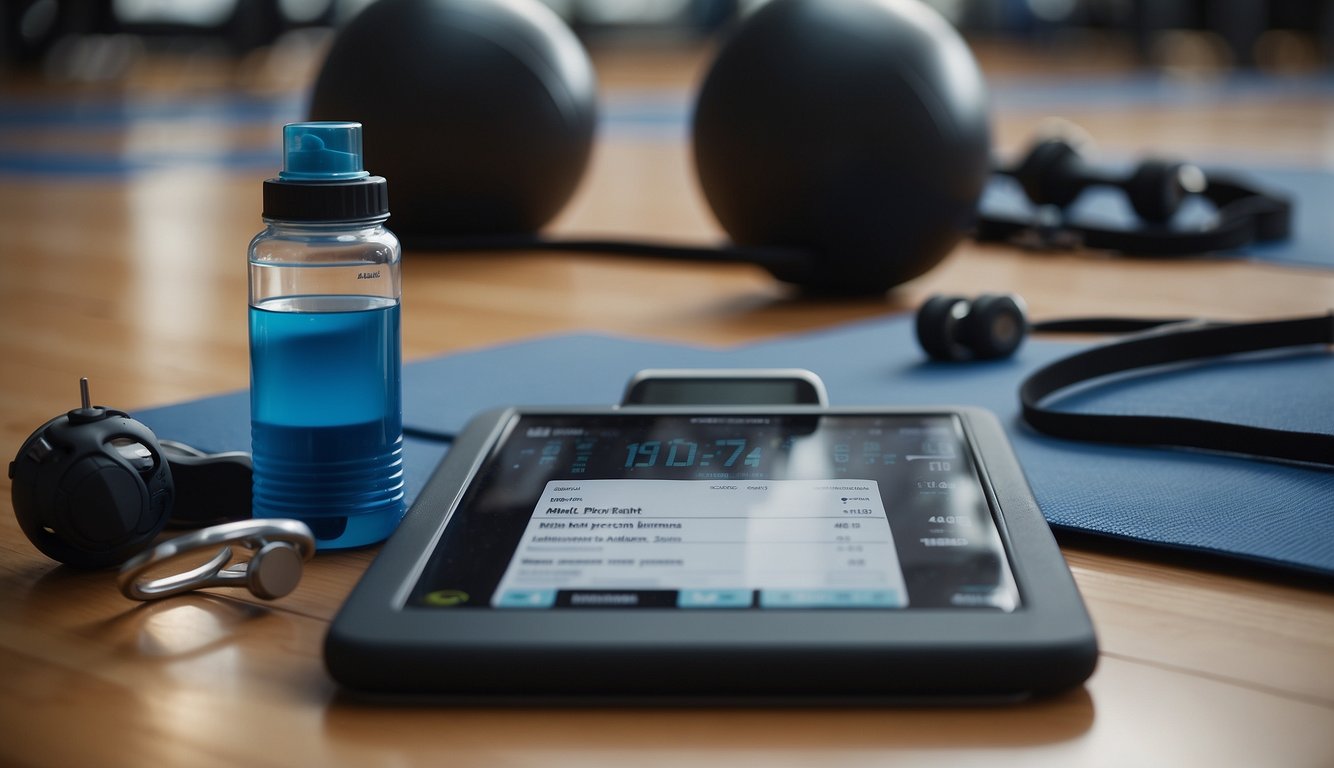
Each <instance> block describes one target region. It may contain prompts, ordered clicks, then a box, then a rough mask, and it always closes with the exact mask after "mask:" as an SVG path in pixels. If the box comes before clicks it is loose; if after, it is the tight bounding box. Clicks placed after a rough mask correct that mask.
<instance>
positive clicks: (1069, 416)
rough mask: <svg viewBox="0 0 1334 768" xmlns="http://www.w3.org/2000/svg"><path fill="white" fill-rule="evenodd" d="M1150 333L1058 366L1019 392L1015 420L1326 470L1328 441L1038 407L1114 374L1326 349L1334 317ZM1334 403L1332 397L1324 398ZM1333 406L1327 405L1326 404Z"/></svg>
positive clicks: (1310, 435)
mask: <svg viewBox="0 0 1334 768" xmlns="http://www.w3.org/2000/svg"><path fill="white" fill-rule="evenodd" d="M1175 327H1176V328H1180V330H1165V331H1164V330H1158V331H1150V332H1148V333H1145V334H1143V335H1140V336H1136V337H1133V338H1129V339H1125V340H1122V341H1118V342H1113V343H1111V344H1106V345H1103V346H1099V347H1094V348H1093V349H1090V350H1087V351H1084V352H1080V353H1077V354H1074V355H1071V356H1070V357H1066V358H1064V359H1061V360H1058V361H1056V362H1054V363H1051V364H1050V365H1047V366H1045V367H1043V368H1040V369H1038V370H1037V371H1035V372H1033V373H1032V374H1031V375H1030V376H1029V377H1028V378H1027V379H1025V380H1024V383H1023V384H1022V385H1021V386H1020V387H1019V402H1020V405H1021V406H1022V409H1023V418H1024V420H1025V421H1027V422H1028V423H1029V424H1030V425H1031V426H1032V427H1033V428H1034V429H1036V430H1038V431H1039V432H1044V433H1046V434H1049V435H1053V436H1056V437H1064V438H1068V439H1072V440H1092V441H1095V442H1107V443H1121V444H1130V445H1166V446H1180V447H1185V448H1202V449H1205V450H1213V451H1223V452H1226V453H1236V454H1242V455H1247V456H1263V457H1269V458H1275V459H1284V460H1288V461H1299V462H1308V463H1314V464H1326V465H1332V466H1334V435H1331V434H1324V433H1319V432H1297V431H1293V430H1285V429H1270V428H1265V427H1252V426H1246V425H1242V424H1233V423H1229V422H1221V421H1208V420H1204V419H1192V418H1182V417H1177V416H1124V415H1111V414H1100V413H1072V412H1069V411H1058V410H1054V409H1050V408H1045V407H1043V406H1042V401H1043V400H1045V399H1046V398H1048V397H1049V396H1051V395H1052V394H1054V393H1055V392H1058V391H1060V390H1062V389H1065V388H1066V387H1069V386H1071V385H1073V384H1078V383H1080V382H1083V381H1088V380H1090V379H1095V378H1098V377H1101V376H1107V375H1110V374H1113V373H1120V372H1122V371H1130V370H1136V369H1140V368H1149V367H1152V366H1158V365H1166V364H1169V363H1176V362H1182V361H1188V360H1199V359H1201V358H1207V357H1216V356H1219V355H1235V354H1243V353H1246V352H1257V351H1260V350H1265V349H1277V348H1282V347H1295V346H1304V345H1312V344H1334V312H1331V313H1330V314H1327V315H1318V316H1315V317H1302V318H1296V319H1291V320H1275V321H1270V322H1263V323H1238V324H1219V323H1215V324H1207V325H1203V324H1202V325H1198V326H1195V327H1186V328H1181V327H1180V326H1175ZM1327 394H1329V395H1330V396H1331V398H1334V393H1327ZM1332 402H1334V400H1332Z"/></svg>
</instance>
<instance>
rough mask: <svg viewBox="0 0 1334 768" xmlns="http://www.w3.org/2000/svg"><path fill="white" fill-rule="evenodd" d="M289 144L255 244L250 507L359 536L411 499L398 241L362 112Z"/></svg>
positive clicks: (355, 539)
mask: <svg viewBox="0 0 1334 768" xmlns="http://www.w3.org/2000/svg"><path fill="white" fill-rule="evenodd" d="M283 149H284V160H283V170H282V172H281V173H280V174H279V175H278V178H276V179H269V180H267V181H265V182H264V223H265V224H266V225H267V226H266V228H265V229H264V231H263V232H260V233H259V234H258V235H256V236H255V238H254V239H253V240H251V242H250V420H251V450H252V452H253V455H254V478H255V479H254V488H253V512H254V516H255V517H284V518H294V519H297V520H301V521H302V522H305V523H306V524H307V525H309V526H310V527H311V530H312V531H314V533H315V537H316V540H317V542H318V545H319V547H320V548H321V549H338V548H345V547H358V546H364V545H367V544H373V543H375V542H378V541H381V540H383V539H384V538H386V537H387V536H388V535H389V534H390V533H391V532H393V530H394V527H395V526H396V525H397V524H398V521H399V520H400V519H401V518H402V516H403V512H404V511H405V505H404V497H403V408H402V401H403V395H402V378H401V371H402V351H401V350H402V345H401V341H400V332H399V302H400V298H401V289H400V286H401V282H400V276H399V269H400V266H399V265H400V262H401V258H402V251H401V249H400V247H399V244H398V238H396V237H395V236H394V234H393V233H392V232H390V231H389V230H388V229H385V227H384V222H385V220H386V219H388V217H389V208H388V194H387V184H386V182H385V180H384V179H383V178H382V177H379V176H371V175H370V174H369V173H367V172H366V171H364V170H363V169H362V153H361V124H360V123H348V122H316V123H293V124H291V125H287V126H284V127H283Z"/></svg>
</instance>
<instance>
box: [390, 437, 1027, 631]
mask: <svg viewBox="0 0 1334 768" xmlns="http://www.w3.org/2000/svg"><path fill="white" fill-rule="evenodd" d="M408 604H409V605H410V606H414V607H422V608H444V607H448V608H464V609H467V608H490V609H496V610H524V609H527V610H534V609H554V610H561V609H568V608H582V609H587V608H597V609H637V608H658V609H664V608H666V609H683V610H708V609H791V608H817V609H828V608H839V609H893V610H899V609H918V608H921V609H929V608H959V607H967V608H976V609H982V610H1003V611H1008V610H1013V609H1015V608H1016V607H1017V606H1018V605H1019V593H1018V590H1017V588H1016V586H1015V583H1014V579H1013V575H1012V573H1011V571H1010V567H1009V562H1008V560H1007V556H1006V552H1005V549H1004V546H1003V545H1002V541H1001V537H1000V535H999V532H998V529H997V527H996V523H995V519H994V517H993V513H992V509H991V502H990V500H989V496H988V494H987V492H986V489H985V486H984V483H983V482H982V478H981V477H980V475H979V472H978V469H977V466H976V463H975V461H974V459H973V456H972V451H971V449H970V446H969V444H968V441H967V437H966V435H965V433H964V430H963V427H962V424H961V423H960V422H959V420H958V419H957V418H956V417H954V416H951V415H922V416H916V415H913V416H901V415H874V414H867V415H856V414H852V415H844V414H837V415H818V416H815V415H773V416H749V415H747V416H740V415H739V416H726V415H721V416H719V415H707V416H704V415H696V416H691V415H685V414H681V415H642V414H599V415H579V416H569V415H561V416H537V415H525V416H520V417H516V418H515V419H514V420H513V421H512V422H511V423H510V424H509V425H507V427H506V429H505V432H504V436H503V437H502V438H501V440H500V441H499V442H498V444H497V446H496V447H495V449H494V450H493V451H492V452H491V453H490V455H489V456H488V457H487V458H486V460H485V463H484V464H483V466H482V467H481V469H480V471H479V473H478V475H477V477H476V478H475V479H474V481H473V483H472V485H471V486H470V488H469V490H468V492H467V493H466V494H465V496H464V498H463V500H462V501H461V502H460V507H459V509H458V510H457V511H456V513H455V514H454V515H453V516H452V517H451V518H450V521H449V524H448V526H447V528H446V530H445V533H444V536H443V537H442V539H441V541H440V543H439V545H438V546H437V548H436V550H435V552H434V553H433V555H432V557H431V559H430V561H429V563H428V564H427V567H426V569H425V570H424V572H423V574H422V576H421V577H420V579H419V580H418V582H417V584H416V585H415V587H414V589H413V591H412V593H411V595H410V597H409V599H408Z"/></svg>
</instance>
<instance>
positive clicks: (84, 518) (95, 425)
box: [9, 379, 175, 568]
mask: <svg viewBox="0 0 1334 768" xmlns="http://www.w3.org/2000/svg"><path fill="white" fill-rule="evenodd" d="M80 389H81V395H82V406H81V407H79V408H76V409H74V410H72V411H70V412H68V413H65V414H62V415H60V416H57V417H55V418H54V419H51V420H50V421H48V422H47V423H45V424H43V425H42V426H41V427H40V428H38V430H37V431H36V432H34V433H33V434H32V435H31V436H30V437H29V438H28V439H27V440H26V441H25V442H24V443H23V445H22V447H20V448H19V451H18V455H17V456H15V457H14V460H13V461H12V462H10V464H9V477H10V479H12V480H13V488H12V498H13V503H14V514H15V516H16V517H17V518H18V522H19V526H20V527H21V528H22V529H23V532H24V534H26V535H27V537H28V539H29V540H31V541H32V543H33V544H34V545H35V546H36V547H37V548H38V549H39V550H41V551H42V552H43V553H44V554H46V555H47V556H48V557H51V558H52V559H55V560H59V561H60V562H62V563H66V564H68V565H73V566H76V567H79V568H102V567H106V566H109V565H115V564H117V563H121V562H123V561H125V560H127V559H129V558H130V557H131V556H133V555H134V554H135V553H137V552H139V551H140V550H142V549H143V548H144V547H146V546H147V545H148V544H149V543H150V542H152V540H153V537H155V536H157V534H158V533H159V532H160V531H161V530H162V528H163V526H165V525H166V523H167V518H168V516H169V515H170V513H171V508H172V501H173V499H174V496H175V491H174V487H173V485H172V480H171V468H170V467H169V465H168V463H167V461H166V459H165V458H164V457H163V454H162V448H161V447H160V446H159V445H158V441H157V438H156V437H154V435H153V433H152V431H150V430H149V429H148V427H145V426H144V425H143V424H140V423H139V422H137V421H135V420H134V419H132V418H130V416H129V414H127V413H125V412H123V411H117V410H113V409H110V408H102V407H95V406H93V405H92V404H91V403H90V401H89V397H88V380H87V379H82V380H81V381H80Z"/></svg>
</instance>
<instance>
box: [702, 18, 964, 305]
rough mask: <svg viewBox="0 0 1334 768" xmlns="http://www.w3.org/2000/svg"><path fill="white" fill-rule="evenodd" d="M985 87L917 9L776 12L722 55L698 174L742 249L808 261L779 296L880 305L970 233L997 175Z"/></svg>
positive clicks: (712, 81)
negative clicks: (790, 251) (875, 300)
mask: <svg viewBox="0 0 1334 768" xmlns="http://www.w3.org/2000/svg"><path fill="white" fill-rule="evenodd" d="M989 134H990V131H989V128H988V118H987V97H986V87H985V83H984V82H983V79H982V75H981V72H980V71H979V70H978V67H977V63H976V62H975V61H974V59H973V57H972V54H971V53H970V52H969V50H968V47H967V45H966V44H965V43H964V41H963V40H962V39H961V38H960V37H959V35H958V33H957V32H955V30H954V29H953V27H951V26H950V25H949V23H948V22H946V21H945V20H944V19H943V18H941V17H940V16H939V15H938V14H937V13H936V12H935V11H933V10H931V9H930V8H928V7H926V6H925V5H923V4H921V3H920V2H917V1H916V0H774V2H771V3H769V4H768V5H765V6H764V7H762V8H761V9H760V10H759V11H757V12H756V13H755V14H754V15H753V16H751V17H750V18H749V19H747V20H746V21H745V22H744V23H743V24H742V25H741V26H740V28H738V29H737V30H736V32H735V34H734V35H733V36H732V37H731V38H730V39H729V40H728V41H727V42H726V43H725V44H724V45H723V47H722V49H721V50H720V51H719V53H718V55H717V58H716V60H715V61H714V63H713V65H712V67H711V69H710V70H709V72H708V75H707V77H706V78H705V81H704V84H703V87H702V88H701V90H700V93H699V99H698V102H697V104H696V109H695V117H694V152H695V167H696V170H697V172H698V174H699V181H700V185H701V187H702V188H703V190H704V194H705V197H706V198H707V199H708V202H709V205H710V207H711V208H712V209H713V211H714V214H715V215H716V216H717V218H718V221H719V223H720V224H721V225H722V226H723V228H724V229H725V230H726V231H727V233H728V234H729V235H730V236H731V237H732V239H733V240H734V241H735V242H736V243H737V244H739V245H744V246H778V247H786V248H797V249H803V250H808V251H810V252H812V253H813V254H814V259H813V261H812V262H811V263H810V264H809V265H807V266H802V267H796V268H793V269H790V270H781V269H774V270H773V272H774V274H775V275H776V276H777V277H778V278H779V279H782V280H786V281H788V282H794V283H799V284H803V285H807V286H809V287H813V288H815V289H817V290H819V289H824V290H828V291H836V292H842V293H878V292H883V291H885V290H887V289H888V288H890V287H892V286H894V285H897V284H899V283H902V282H904V281H906V280H909V279H911V278H913V277H916V276H917V275H920V274H922V273H923V272H926V271H927V270H928V269H930V268H931V267H933V266H935V265H936V264H938V263H939V262H940V260H941V259H943V258H944V257H945V255H946V254H947V253H948V252H949V250H950V249H951V248H952V247H953V246H954V245H955V244H956V243H957V242H958V241H959V239H960V238H961V237H962V236H963V235H964V234H965V233H966V231H967V229H968V227H969V226H970V224H971V220H972V218H973V216H974V213H975V210H976V205H977V200H978V197H979V196H980V194H981V192H982V188H983V185H984V184H985V182H986V179H987V175H988V172H989V169H990V159H989V145H990V135H989Z"/></svg>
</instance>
